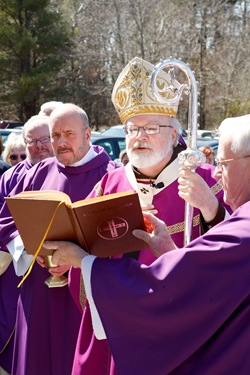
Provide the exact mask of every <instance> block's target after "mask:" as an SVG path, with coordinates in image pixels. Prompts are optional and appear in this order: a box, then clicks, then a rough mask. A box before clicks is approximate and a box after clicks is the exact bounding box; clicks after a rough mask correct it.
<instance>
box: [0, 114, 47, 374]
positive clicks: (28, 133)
mask: <svg viewBox="0 0 250 375" xmlns="http://www.w3.org/2000/svg"><path fill="white" fill-rule="evenodd" d="M23 138H24V142H25V146H26V155H27V157H26V159H25V160H24V161H22V162H20V163H18V164H17V165H15V166H14V167H12V168H11V169H9V170H8V171H6V172H5V173H4V174H3V175H2V176H1V179H0V207H2V205H3V204H4V197H6V196H8V195H9V193H10V192H11V191H12V190H13V189H14V188H15V186H16V185H17V184H18V183H20V184H21V180H22V179H23V178H24V175H25V173H26V172H27V171H28V170H29V169H30V168H31V167H32V166H33V165H35V164H36V163H38V162H39V161H41V160H43V159H46V158H48V157H51V156H53V155H54V153H53V150H52V145H51V141H50V133H49V125H48V117H45V116H33V117H31V118H30V119H29V120H28V121H27V122H26V123H25V124H24V126H23ZM30 140H31V142H30ZM20 186H21V185H20ZM0 256H1V259H2V261H0V269H1V271H0V275H1V276H0V301H1V309H0V369H1V367H2V368H3V369H4V370H5V371H7V372H8V373H10V372H11V366H12V353H13V344H14V330H15V323H16V306H17V299H18V296H19V289H18V288H17V285H18V284H19V282H20V281H21V278H20V277H18V276H17V275H16V274H15V271H14V267H13V264H12V261H11V260H12V258H11V255H10V254H9V253H8V252H7V249H6V248H5V249H2V250H0Z"/></svg>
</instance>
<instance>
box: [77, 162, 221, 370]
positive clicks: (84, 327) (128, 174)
mask: <svg viewBox="0 0 250 375" xmlns="http://www.w3.org/2000/svg"><path fill="white" fill-rule="evenodd" d="M179 168H180V165H179V164H178V161H177V159H176V160H174V161H173V162H172V163H171V164H170V165H169V166H167V167H166V168H165V170H164V171H163V172H162V173H161V174H160V175H159V177H158V180H157V181H156V182H157V184H159V185H158V186H162V185H163V187H161V188H155V187H152V183H150V181H148V182H145V183H140V184H138V185H137V183H136V179H135V176H134V173H133V170H132V167H131V165H130V164H128V165H127V166H126V167H125V168H123V167H121V168H119V169H118V170H115V171H112V172H110V173H108V174H106V175H105V176H104V177H103V178H102V180H101V182H100V188H99V190H97V191H96V190H94V191H93V192H92V193H91V194H90V196H95V194H100V193H103V194H104V195H107V194H111V193H115V192H118V191H128V190H136V191H138V194H139V197H140V199H142V200H143V199H144V195H145V196H147V197H146V198H145V199H146V201H147V202H152V203H153V205H154V206H155V208H156V209H157V210H158V214H157V215H156V216H157V217H158V218H160V219H161V220H163V221H164V222H165V223H166V224H167V226H168V230H169V232H170V233H171V235H172V238H173V240H174V242H175V243H176V245H177V246H178V247H182V246H183V243H184V212H185V201H184V200H183V199H181V198H180V197H179V195H178V181H177V178H178V175H179ZM213 171H214V167H213V166H210V165H205V166H203V167H201V168H198V169H197V173H199V174H200V175H201V176H202V177H203V179H204V180H205V181H206V182H207V184H208V186H210V188H211V189H212V190H213V192H214V194H216V196H217V198H218V200H219V201H220V202H223V191H222V187H221V184H220V183H219V182H217V181H216V180H215V179H214V177H213ZM156 182H155V184H156ZM150 199H151V201H150ZM200 229H201V228H200V211H199V210H198V209H194V220H193V238H197V237H198V236H199V235H200ZM155 259H156V258H155V256H154V255H153V253H152V252H151V250H150V249H143V250H141V251H140V252H139V256H138V260H139V262H140V263H143V264H146V265H149V264H151V263H152V262H153V261H154V260H155ZM73 272H74V270H73ZM128 311H129V310H128ZM121 324H122V321H121ZM85 374H95V375H106V374H109V375H116V374H117V373H116V370H115V366H114V363H113V359H112V357H111V355H110V348H109V346H108V343H107V340H101V341H99V340H97V339H96V338H95V336H94V334H93V329H92V324H91V318H90V311H89V306H88V305H87V306H86V308H85V311H84V315H83V319H82V322H81V328H80V334H79V338H78V342H77V347H76V354H75V359H74V366H73V371H72V375H85ZM128 374H129V375H130V372H129V371H128V372H127V375H128ZM140 374H143V372H142V373H140V372H138V375H140ZM119 375H120V374H119ZM152 375H154V374H153V373H152ZM164 375H165V374H164Z"/></svg>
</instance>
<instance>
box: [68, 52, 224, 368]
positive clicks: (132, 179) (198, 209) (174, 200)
mask: <svg viewBox="0 0 250 375" xmlns="http://www.w3.org/2000/svg"><path fill="white" fill-rule="evenodd" d="M152 71H153V65H152V64H150V63H149V62H147V61H145V60H142V59H140V58H137V57H136V58H134V59H133V60H132V61H131V62H129V64H128V65H127V66H126V67H125V68H124V70H123V71H122V72H121V74H120V75H119V77H118V79H117V81H116V83H115V85H114V88H113V93H112V101H113V104H114V106H115V108H116V111H117V113H118V115H119V117H120V119H121V121H122V123H123V124H124V130H125V133H126V149H127V154H128V157H129V163H128V164H127V165H126V166H125V167H121V168H119V169H118V170H116V171H112V172H109V173H108V174H106V175H105V176H104V177H103V178H102V180H101V181H100V183H99V184H98V185H97V186H96V188H95V189H94V190H93V192H92V193H91V194H90V196H89V197H95V196H99V195H102V194H103V195H107V194H111V193H115V192H119V191H128V190H134V191H136V192H138V195H139V198H140V202H141V206H142V208H143V210H146V211H150V212H152V213H153V214H155V215H156V216H157V217H158V218H160V219H161V220H163V221H164V222H165V223H166V225H167V227H168V230H169V232H170V233H171V236H172V238H173V241H174V242H175V243H176V244H177V246H179V247H181V246H183V243H184V216H185V201H184V199H186V200H188V202H189V203H190V204H191V205H192V206H194V207H195V208H194V217H193V231H192V232H193V233H192V238H196V237H198V236H199V235H200V234H201V230H207V229H208V227H210V226H211V225H214V224H215V223H217V222H218V221H220V220H223V219H224V216H225V209H224V207H223V206H222V205H221V203H220V202H223V191H222V187H221V184H220V183H219V182H217V181H216V180H215V179H214V177H213V171H214V167H213V166H211V165H206V166H203V167H201V168H198V169H197V173H193V172H191V171H189V170H186V171H185V173H184V174H183V175H182V176H181V178H180V179H179V182H178V178H179V169H180V167H181V166H180V164H179V162H178V157H177V156H178V154H179V152H181V151H182V150H184V149H185V148H186V145H185V142H184V141H183V139H182V138H181V133H182V127H181V124H180V123H179V121H178V120H177V119H176V114H177V108H178V103H177V104H161V103H159V102H158V101H157V100H156V99H155V98H154V97H153V95H152V92H151V91H150V88H149V83H150V76H151V74H152ZM169 82H170V77H169V75H168V74H167V73H164V72H161V75H159V85H162V84H163V83H165V84H166V83H169ZM176 84H177V85H178V84H179V83H178V82H176ZM167 86H168V84H167ZM179 184H180V185H179ZM181 198H184V199H181ZM202 224H203V227H204V228H201V226H202ZM126 256H133V257H135V258H136V259H138V260H139V262H140V263H143V264H145V265H149V264H151V263H152V262H153V261H154V260H155V255H154V254H153V253H152V252H151V251H150V249H148V248H147V249H143V250H141V251H140V252H135V253H133V254H131V253H130V254H128V255H126ZM120 257H122V256H120ZM73 272H74V269H73ZM128 313H129V309H128ZM138 319H140V317H138ZM121 324H122V322H121ZM91 330H92V327H91V318H90V311H89V308H88V306H87V307H86V308H85V311H84V316H83V321H82V324H81V331H80V335H79V337H80V339H79V342H78V345H77V348H76V355H75V361H74V367H73V373H74V375H78V374H82V373H86V374H99V375H101V374H105V375H106V374H110V375H114V374H116V372H115V371H116V370H115V365H114V362H113V359H112V357H111V356H110V348H109V346H108V343H107V341H105V340H103V341H101V342H100V341H98V340H97V339H96V338H95V337H94V334H93V331H92V335H91V334H90V332H91Z"/></svg>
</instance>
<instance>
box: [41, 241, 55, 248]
mask: <svg viewBox="0 0 250 375" xmlns="http://www.w3.org/2000/svg"><path fill="white" fill-rule="evenodd" d="M43 247H44V248H45V249H48V250H57V249H58V241H44V243H43Z"/></svg>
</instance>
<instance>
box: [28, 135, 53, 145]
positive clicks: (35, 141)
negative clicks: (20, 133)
mask: <svg viewBox="0 0 250 375" xmlns="http://www.w3.org/2000/svg"><path fill="white" fill-rule="evenodd" d="M49 141H50V137H43V138H39V139H25V142H26V143H27V144H28V145H29V146H36V145H37V144H38V142H40V143H41V144H42V145H44V144H45V143H48V142H49Z"/></svg>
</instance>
